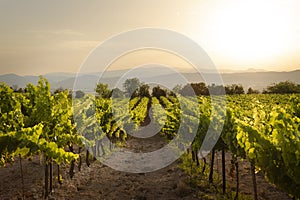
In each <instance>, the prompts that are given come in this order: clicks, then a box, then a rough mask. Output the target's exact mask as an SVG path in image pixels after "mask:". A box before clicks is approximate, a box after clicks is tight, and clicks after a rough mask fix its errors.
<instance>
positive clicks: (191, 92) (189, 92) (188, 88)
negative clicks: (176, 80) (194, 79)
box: [179, 83, 195, 96]
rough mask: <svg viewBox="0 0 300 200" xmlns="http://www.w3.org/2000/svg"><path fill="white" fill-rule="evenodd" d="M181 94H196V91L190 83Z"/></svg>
mask: <svg viewBox="0 0 300 200" xmlns="http://www.w3.org/2000/svg"><path fill="white" fill-rule="evenodd" d="M179 94H181V95H182V96H193V95H195V91H194V89H193V87H192V86H191V84H189V83H188V84H186V85H185V86H183V88H182V89H181V90H180V91H179Z"/></svg>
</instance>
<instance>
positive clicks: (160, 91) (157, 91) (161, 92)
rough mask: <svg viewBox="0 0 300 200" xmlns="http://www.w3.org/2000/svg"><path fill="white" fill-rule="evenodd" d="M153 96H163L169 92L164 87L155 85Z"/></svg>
mask: <svg viewBox="0 0 300 200" xmlns="http://www.w3.org/2000/svg"><path fill="white" fill-rule="evenodd" d="M152 96H153V97H156V98H159V97H161V96H164V97H166V96H167V92H166V90H164V89H162V88H161V87H159V86H155V87H154V88H152Z"/></svg>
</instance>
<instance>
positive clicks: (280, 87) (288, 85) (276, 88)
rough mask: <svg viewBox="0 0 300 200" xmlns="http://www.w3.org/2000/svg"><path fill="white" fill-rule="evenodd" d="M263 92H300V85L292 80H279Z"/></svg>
mask: <svg viewBox="0 0 300 200" xmlns="http://www.w3.org/2000/svg"><path fill="white" fill-rule="evenodd" d="M263 93H276V94H292V93H300V85H299V84H295V83H293V82H290V81H284V82H279V83H277V84H273V85H270V86H268V87H267V89H266V90H264V91H263Z"/></svg>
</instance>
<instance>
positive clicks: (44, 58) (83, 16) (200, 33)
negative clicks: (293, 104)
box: [0, 0, 300, 75]
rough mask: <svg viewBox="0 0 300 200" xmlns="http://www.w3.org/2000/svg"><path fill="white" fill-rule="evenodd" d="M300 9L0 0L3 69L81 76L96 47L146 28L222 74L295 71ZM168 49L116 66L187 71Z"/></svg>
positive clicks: (214, 0) (281, 1)
mask: <svg viewBox="0 0 300 200" xmlns="http://www.w3.org/2000/svg"><path fill="white" fill-rule="evenodd" d="M299 10H300V1H298V0H264V1H259V0H251V1H246V0H226V1H224V0H205V1H204V0H185V1H183V0H177V1H174V0H172V1H171V0H164V1H161V0H151V1H148V0H126V1H124V0H110V1H104V0H98V1H95V0H89V1H83V0H44V1H40V0H26V1H17V0H0V29H1V31H0V74H7V73H15V74H19V75H41V74H46V73H53V72H72V73H76V72H77V71H78V70H79V68H80V66H81V64H82V63H83V62H84V60H85V59H86V58H87V56H88V55H89V53H90V52H91V51H92V50H93V49H94V48H95V47H96V46H97V45H99V44H100V43H102V42H103V41H105V40H107V39H108V38H110V37H112V36H113V35H116V34H119V33H121V32H125V31H128V30H132V29H137V28H143V27H154V28H162V29H169V30H173V31H176V32H178V33H181V34H183V35H185V36H187V37H188V38H190V39H192V40H193V41H195V42H196V43H197V44H199V45H200V46H201V47H202V48H203V49H204V50H205V51H206V53H207V54H208V56H209V57H210V58H211V60H212V61H213V62H214V64H215V65H216V67H217V68H218V69H219V70H221V71H222V70H223V71H225V70H228V69H229V70H246V69H248V68H254V69H259V70H261V69H263V70H273V71H291V70H296V69H300V56H299V55H300V12H299ZM167 54H168V53H161V52H160V53H159V52H157V51H145V52H140V53H136V54H131V55H127V56H128V58H125V56H126V55H124V58H122V59H119V60H118V61H117V62H116V63H114V65H113V66H114V67H111V69H112V70H114V69H122V68H125V67H127V68H128V67H133V65H137V64H147V62H151V59H153V60H155V62H156V63H158V62H162V63H164V62H165V61H169V62H168V64H169V65H174V66H175V65H176V66H179V67H181V68H182V69H185V68H187V65H186V63H184V61H182V60H180V58H175V57H174V55H167ZM145 58H147V59H145ZM137 60H138V62H137ZM121 61H122V62H121ZM170 61H171V62H170ZM95 71H97V69H95Z"/></svg>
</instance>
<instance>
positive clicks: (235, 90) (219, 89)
mask: <svg viewBox="0 0 300 200" xmlns="http://www.w3.org/2000/svg"><path fill="white" fill-rule="evenodd" d="M11 88H12V89H13V90H14V91H15V92H19V93H22V92H26V88H25V89H22V88H18V87H17V86H16V85H14V86H13V87H11ZM150 90H151V92H150ZM61 91H64V89H63V88H58V89H56V90H55V91H54V92H53V93H54V94H56V93H59V92H61ZM224 91H225V94H226V95H238V94H259V93H262V94H297V93H300V84H296V83H293V82H290V81H284V82H279V83H274V84H272V85H269V86H267V87H266V88H265V89H263V91H262V92H260V91H259V90H256V89H253V88H252V87H249V88H248V89H247V90H245V88H244V87H243V86H242V85H241V84H231V85H226V86H222V85H215V84H212V85H206V84H205V83H204V82H199V83H189V84H186V85H184V86H182V85H176V86H175V87H174V88H173V89H172V90H168V89H166V88H162V87H160V86H158V85H157V86H154V87H152V88H151V87H150V86H149V85H148V84H145V83H143V82H141V81H140V80H139V79H138V78H132V79H127V80H126V81H125V82H124V83H123V90H121V89H120V88H113V89H109V86H108V84H103V83H98V84H97V86H96V88H95V92H96V96H97V97H99V98H110V97H113V98H123V97H130V98H134V97H150V96H155V97H160V96H174V95H175V93H178V94H181V95H183V96H191V95H197V96H199V95H205V96H207V95H210V94H224ZM71 93H72V92H71V91H70V96H72V95H71ZM84 95H85V93H84V92H83V91H81V90H78V91H75V95H74V97H75V98H82V97H83V96H84Z"/></svg>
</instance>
